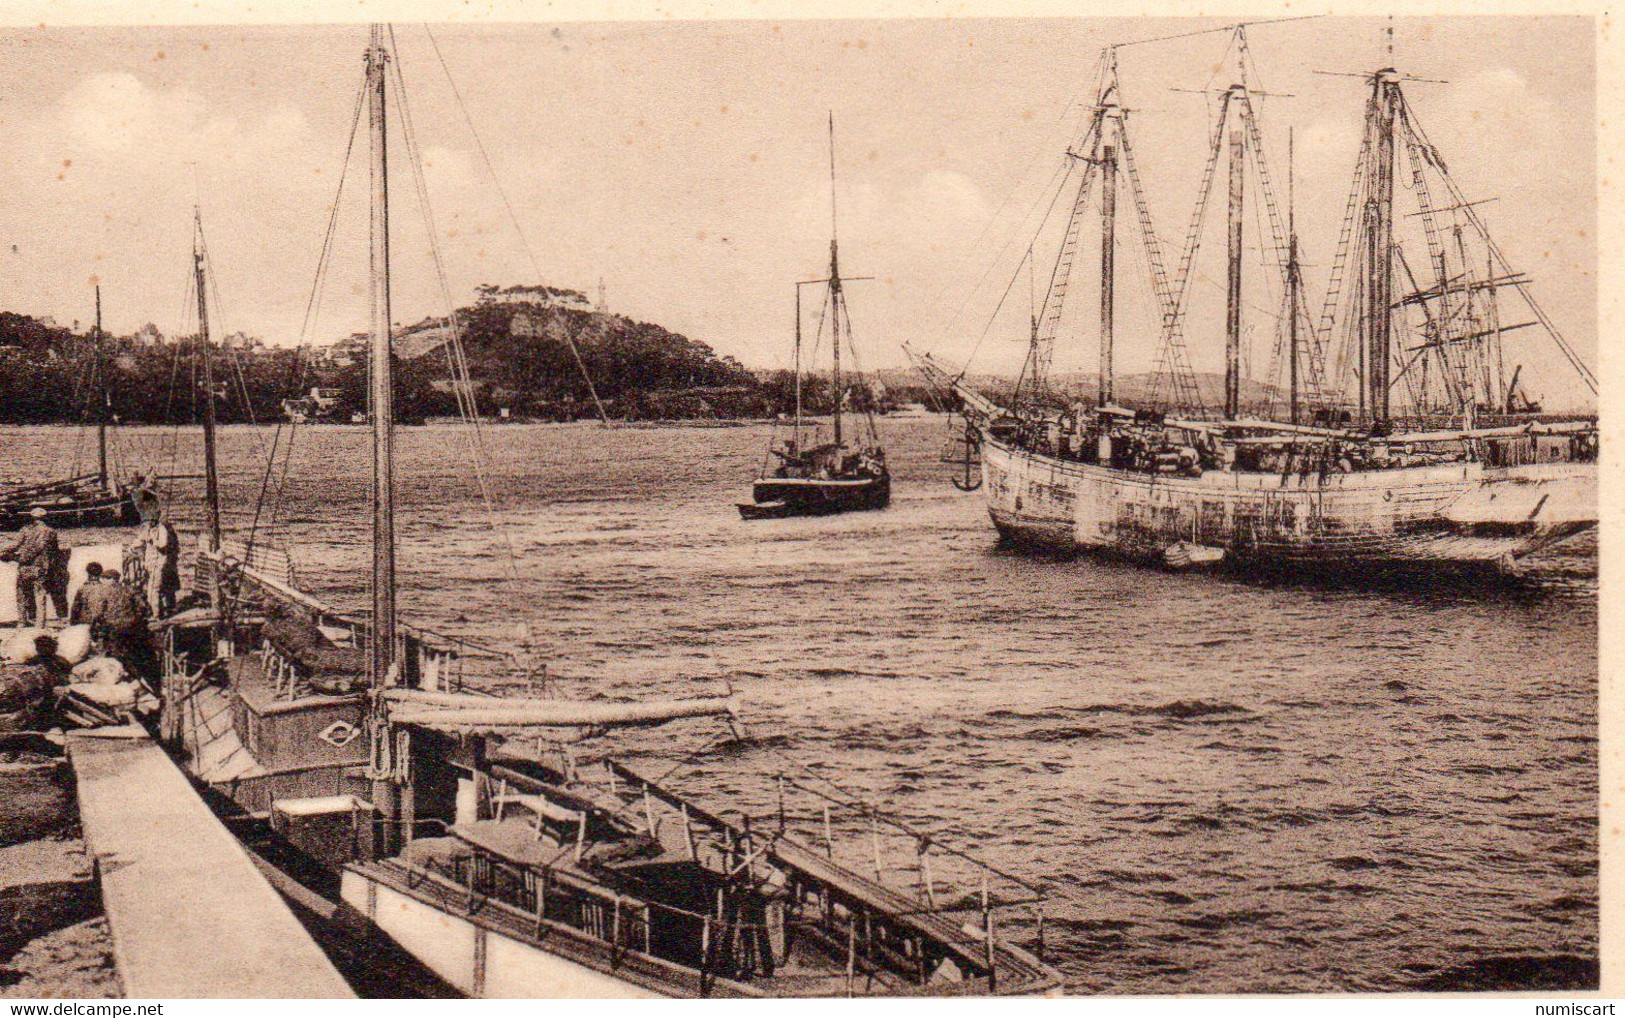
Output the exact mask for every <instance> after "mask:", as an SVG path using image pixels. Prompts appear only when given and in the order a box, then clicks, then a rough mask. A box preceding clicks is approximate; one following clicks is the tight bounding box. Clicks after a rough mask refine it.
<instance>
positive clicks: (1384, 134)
mask: <svg viewBox="0 0 1625 1018" xmlns="http://www.w3.org/2000/svg"><path fill="white" fill-rule="evenodd" d="M1371 80H1372V85H1371V87H1372V104H1371V113H1372V116H1373V117H1374V118H1375V123H1374V124H1373V126H1374V127H1375V128H1376V146H1375V151H1374V154H1373V159H1374V165H1373V166H1372V171H1373V179H1372V194H1371V200H1370V203H1369V205H1368V207H1367V215H1366V230H1367V232H1368V236H1367V240H1366V252H1367V277H1366V287H1367V289H1366V292H1367V294H1369V301H1368V313H1367V315H1366V330H1367V331H1366V343H1365V347H1366V355H1365V371H1366V390H1367V393H1368V395H1367V397H1366V406H1367V407H1368V408H1369V410H1370V414H1371V430H1372V432H1373V433H1374V434H1387V433H1388V432H1389V430H1390V429H1391V428H1392V417H1391V414H1390V406H1389V370H1390V364H1391V360H1392V353H1391V351H1392V349H1393V279H1394V126H1395V122H1396V120H1397V112H1398V106H1399V75H1398V74H1397V73H1396V72H1395V71H1394V69H1393V68H1392V67H1385V68H1383V69H1382V70H1380V71H1378V72H1377V73H1376V74H1375V75H1373V76H1372V79H1371Z"/></svg>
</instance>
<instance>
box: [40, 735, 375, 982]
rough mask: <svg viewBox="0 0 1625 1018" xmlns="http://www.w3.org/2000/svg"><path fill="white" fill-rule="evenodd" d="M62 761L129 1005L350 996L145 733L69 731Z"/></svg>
mask: <svg viewBox="0 0 1625 1018" xmlns="http://www.w3.org/2000/svg"><path fill="white" fill-rule="evenodd" d="M68 754H69V758H70V760H71V761H72V763H73V768H74V772H75V774H76V775H77V778H78V783H79V810H80V815H81V818H82V821H83V825H84V833H85V842H86V844H87V845H88V846H89V849H90V853H91V856H92V858H94V859H95V861H96V868H97V872H98V874H99V875H100V878H101V890H102V901H103V904H104V906H105V908H106V911H107V921H108V926H109V927H110V928H111V930H112V934H113V956H114V960H115V961H116V962H117V965H118V972H119V978H120V979H121V980H122V981H123V984H124V992H125V994H126V995H127V996H129V997H132V998H146V999H165V998H195V997H234V998H244V997H246V998H290V997H295V998H312V997H316V998H345V997H353V996H355V994H354V993H353V992H352V991H351V989H350V987H349V986H348V985H347V984H346V983H345V982H344V980H343V978H341V977H340V976H339V973H338V971H337V970H336V969H335V968H334V967H333V963H332V962H331V961H329V960H328V957H327V955H325V954H324V953H323V952H322V950H321V948H320V947H318V946H317V945H316V942H315V941H314V940H312V939H311V937H310V934H309V933H307V932H306V930H305V928H304V927H303V926H301V925H300V924H299V920H298V919H296V918H295V917H294V915H293V913H292V912H291V911H290V910H289V907H288V905H287V903H286V902H284V901H283V900H282V898H281V897H280V896H279V895H278V894H277V893H276V891H275V890H274V889H273V888H272V887H271V885H270V884H269V883H268V882H267V881H266V879H265V877H264V876H263V875H262V874H261V873H260V872H259V870H258V869H257V868H256V867H255V865H254V863H253V861H252V859H251V858H250V857H249V855H248V853H247V852H246V851H245V850H244V849H243V847H242V846H241V845H240V844H238V843H237V840H236V839H235V838H233V837H232V836H231V834H230V832H228V831H227V830H226V828H225V827H224V826H223V825H222V824H221V823H220V821H219V819H218V818H216V817H215V815H214V814H213V813H211V812H210V811H209V808H208V807H207V806H206V805H204V803H203V800H202V799H201V798H199V796H198V794H197V792H196V791H195V790H194V789H193V788H192V785H191V784H190V783H189V782H188V781H187V780H186V777H185V775H183V774H182V773H181V771H180V769H179V768H177V767H176V766H175V764H174V762H173V761H171V760H170V759H169V757H168V756H166V755H165V754H164V752H163V750H162V749H161V748H159V746H158V745H157V743H155V742H153V741H152V740H151V739H150V738H148V737H147V736H146V733H145V732H143V731H141V729H139V728H135V727H129V728H118V729H97V730H92V731H88V732H78V733H74V734H71V735H69V737H68Z"/></svg>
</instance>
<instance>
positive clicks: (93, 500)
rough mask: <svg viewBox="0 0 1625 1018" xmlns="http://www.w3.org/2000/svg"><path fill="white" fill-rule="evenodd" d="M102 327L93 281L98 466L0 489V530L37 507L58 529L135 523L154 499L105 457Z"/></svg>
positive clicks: (107, 411)
mask: <svg viewBox="0 0 1625 1018" xmlns="http://www.w3.org/2000/svg"><path fill="white" fill-rule="evenodd" d="M104 343H105V336H104V335H103V333H102V288H101V286H100V284H98V285H97V286H96V328H95V332H93V333H92V334H91V343H90V346H91V372H90V374H91V385H90V386H89V388H90V391H91V393H92V398H93V400H94V404H93V407H92V409H91V416H92V417H94V419H95V428H96V472H95V473H91V474H79V475H76V476H73V477H68V478H64V479H61V480H55V481H45V482H42V483H37V484H26V485H16V486H13V487H9V488H6V489H4V490H0V532H4V531H8V530H18V529H20V528H21V527H22V526H24V525H25V524H26V523H28V521H29V520H31V519H33V518H34V515H33V514H34V511H35V510H36V509H37V510H41V511H43V513H44V516H43V517H41V518H42V519H43V520H44V521H45V523H47V524H49V525H50V526H52V527H54V528H56V529H57V530H71V529H76V528H80V527H133V526H135V525H136V524H138V523H140V522H141V519H142V507H143V506H151V505H156V502H157V494H156V493H155V492H154V491H153V490H152V488H151V487H150V486H149V485H148V484H147V483H146V482H145V480H144V479H132V480H131V481H130V482H129V483H125V482H123V481H120V480H118V479H117V478H115V477H114V476H113V471H112V467H111V465H110V464H109V461H108V428H109V426H110V424H111V421H110V417H111V413H110V405H109V404H110V400H109V398H108V392H107V380H106V377H105V364H104V360H103V346H104Z"/></svg>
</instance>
